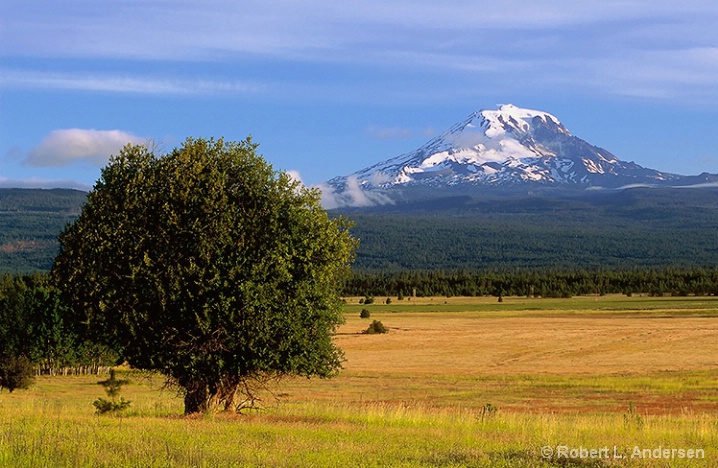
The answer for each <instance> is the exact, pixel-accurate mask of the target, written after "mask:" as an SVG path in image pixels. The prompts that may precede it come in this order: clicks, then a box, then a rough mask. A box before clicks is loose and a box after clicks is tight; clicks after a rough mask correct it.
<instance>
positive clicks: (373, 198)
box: [317, 176, 393, 210]
mask: <svg viewBox="0 0 718 468" xmlns="http://www.w3.org/2000/svg"><path fill="white" fill-rule="evenodd" d="M317 188H318V189H319V190H321V192H322V198H321V202H322V206H324V208H326V209H328V210H332V209H334V208H342V207H357V208H361V207H368V206H376V205H387V204H392V203H393V202H392V200H391V199H390V198H389V197H388V196H386V195H384V194H382V193H378V192H370V191H367V190H364V189H363V188H362V187H361V184H359V181H358V180H357V178H356V177H354V176H349V177H347V179H346V185H345V187H344V190H343V191H335V190H334V189H333V188H332V187H331V186H329V185H326V184H320V185H318V186H317Z"/></svg>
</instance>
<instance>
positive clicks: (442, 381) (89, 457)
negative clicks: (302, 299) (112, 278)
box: [0, 296, 718, 467]
mask: <svg viewBox="0 0 718 468" xmlns="http://www.w3.org/2000/svg"><path fill="white" fill-rule="evenodd" d="M377 299H378V301H377V302H379V301H380V300H381V299H382V298H377ZM362 308H366V309H368V310H369V311H370V312H371V315H372V317H371V319H377V320H381V321H382V322H383V323H384V324H385V325H386V326H387V327H388V328H389V333H388V334H386V335H364V334H361V331H362V330H363V329H365V328H366V327H367V326H368V324H369V322H370V321H371V320H366V319H360V318H359V311H360V310H361V309H362ZM346 317H347V322H346V324H345V325H344V326H342V328H341V329H340V330H339V333H338V334H337V337H336V341H337V343H338V344H339V346H340V347H341V348H342V349H343V350H344V352H345V355H346V362H345V363H344V367H345V369H344V371H342V373H341V374H340V375H339V376H338V377H336V378H334V379H331V380H306V379H289V380H285V381H283V382H280V383H279V384H278V385H276V386H274V387H272V391H271V393H268V394H267V395H266V396H265V407H264V409H262V410H259V411H254V412H251V413H249V414H245V415H216V416H206V417H183V416H182V415H181V412H182V402H181V400H180V399H178V398H176V397H175V395H174V394H173V393H171V392H168V391H162V390H161V386H162V381H161V379H160V378H158V377H156V376H154V377H153V376H143V375H141V374H139V373H134V372H131V371H126V372H125V377H126V378H130V379H131V380H132V384H130V385H129V386H127V387H125V388H124V389H123V396H124V397H125V398H128V399H130V400H132V401H133V403H132V406H131V407H130V408H129V410H127V411H126V412H125V413H124V415H123V416H122V417H115V416H96V415H94V413H93V412H94V408H93V407H92V401H93V400H95V399H96V398H98V397H101V396H103V392H102V388H101V387H100V386H98V385H96V382H97V380H100V379H98V378H97V377H54V378H40V379H38V380H37V382H36V385H35V386H34V387H33V388H32V389H30V390H28V391H16V392H14V393H13V394H8V393H6V392H4V393H0V466H11V467H14V466H18V467H36V466H67V467H74V466H88V467H89V466H93V467H95V466H98V467H99V466H107V467H115V466H116V467H130V466H132V467H134V466H149V467H155V466H156V467H169V466H182V467H195V466H197V467H205V466H206V467H214V466H217V467H219V466H307V467H309V466H402V467H403V466H437V467H438V466H447V467H448V466H456V467H458V466H505V467H514V466H517V467H534V466H539V467H540V466H701V467H705V466H718V339H716V338H718V299H717V298H696V297H685V298H647V297H632V298H626V297H623V296H605V297H580V298H573V299H526V298H505V300H504V302H503V303H498V302H497V301H496V299H495V298H427V299H421V298H412V299H411V300H404V301H396V299H394V303H392V304H391V305H383V304H372V305H367V306H365V305H359V304H358V298H349V299H348V304H347V306H346ZM659 449H660V450H659ZM591 450H594V452H593V454H592V453H591ZM666 450H668V451H667V452H666ZM671 450H673V452H671ZM680 450H683V452H681V451H680ZM690 450H698V451H697V452H691V451H690ZM549 451H550V452H551V453H549ZM591 455H594V456H593V457H591ZM690 456H696V457H697V458H689V457H690Z"/></svg>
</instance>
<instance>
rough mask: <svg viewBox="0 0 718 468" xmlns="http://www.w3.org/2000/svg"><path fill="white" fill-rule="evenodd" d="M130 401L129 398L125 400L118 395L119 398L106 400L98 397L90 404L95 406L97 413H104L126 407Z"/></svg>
mask: <svg viewBox="0 0 718 468" xmlns="http://www.w3.org/2000/svg"><path fill="white" fill-rule="evenodd" d="M130 403H132V402H131V401H130V400H125V399H124V398H122V397H120V399H119V400H106V399H104V398H98V399H97V400H95V401H93V402H92V406H94V407H95V409H96V412H97V414H104V413H109V412H117V411H122V410H123V409H126V408H127V407H128V406H130Z"/></svg>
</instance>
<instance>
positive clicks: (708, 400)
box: [281, 296, 718, 414]
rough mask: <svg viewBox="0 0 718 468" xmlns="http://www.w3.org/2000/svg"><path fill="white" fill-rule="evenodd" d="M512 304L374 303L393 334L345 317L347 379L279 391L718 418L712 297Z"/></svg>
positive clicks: (375, 315)
mask: <svg viewBox="0 0 718 468" xmlns="http://www.w3.org/2000/svg"><path fill="white" fill-rule="evenodd" d="M472 300H473V302H472ZM352 302H353V301H352ZM507 302H508V303H507ZM507 302H504V303H503V304H497V302H496V300H495V299H494V298H479V299H478V300H477V299H472V298H450V299H444V298H425V299H417V298H415V299H413V302H412V304H411V305H409V304H407V303H403V304H400V305H392V306H368V307H370V308H371V307H373V310H372V317H371V318H372V319H377V320H381V321H382V322H383V323H384V325H386V326H387V327H388V328H389V329H390V333H388V334H386V335H377V336H371V335H363V334H361V331H362V330H363V329H365V328H366V324H367V321H366V320H362V319H360V318H358V312H357V313H348V314H347V323H346V324H345V325H344V326H343V327H342V328H341V329H340V331H339V334H338V336H337V338H336V341H337V344H338V345H339V346H340V347H341V348H342V349H343V350H344V352H345V355H346V359H347V360H346V362H345V364H344V367H345V370H344V371H343V372H342V374H341V375H340V376H339V377H337V378H336V379H333V380H331V381H327V382H322V381H309V382H307V381H293V382H291V383H285V385H284V386H283V387H282V390H281V393H282V394H283V395H285V396H291V397H292V398H294V399H302V400H305V399H331V400H332V401H336V400H337V399H339V400H346V401H354V402H355V401H357V400H358V401H385V402H391V401H393V402H403V404H406V403H407V402H410V404H422V405H429V406H461V407H467V406H468V407H480V406H482V405H484V404H485V403H486V402H492V403H494V404H499V405H501V406H502V407H503V408H504V409H509V410H513V411H531V412H540V411H560V412H575V411H585V410H590V411H599V412H623V411H626V409H627V408H628V406H629V404H634V405H635V406H636V407H638V408H640V409H641V411H643V412H645V413H650V414H665V413H683V412H686V411H688V412H691V411H698V412H710V413H715V412H718V405H717V404H716V402H718V372H717V371H716V368H717V367H718V358H717V357H716V356H718V340H716V337H718V317H713V316H712V314H713V313H714V311H715V309H716V308H718V301H716V300H715V299H714V298H681V299H677V298H660V299H655V298H625V297H621V296H612V297H601V298H575V299H570V300H551V301H549V300H528V299H517V298H512V299H510V300H508V301H507ZM413 307H421V308H425V307H428V308H434V312H433V313H432V312H430V311H428V310H424V311H422V312H411V309H412V308H413ZM457 308H459V309H462V308H463V309H464V310H463V311H458V312H457V311H456V309H457ZM467 308H468V309H469V310H466V309H467ZM471 308H477V309H481V308H483V309H484V310H479V311H472V310H470V309H471ZM397 309H399V310H408V311H403V312H402V311H399V312H395V311H394V310H397ZM352 312H353V311H352Z"/></svg>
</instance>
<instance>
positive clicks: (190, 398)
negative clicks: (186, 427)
mask: <svg viewBox="0 0 718 468" xmlns="http://www.w3.org/2000/svg"><path fill="white" fill-rule="evenodd" d="M208 404H209V396H208V395H207V387H206V386H205V385H201V384H197V383H195V384H193V385H191V386H188V387H185V394H184V414H185V415H189V414H195V413H206V412H207V406H208Z"/></svg>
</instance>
